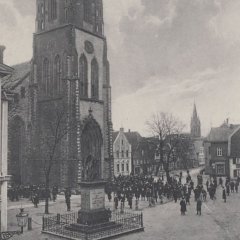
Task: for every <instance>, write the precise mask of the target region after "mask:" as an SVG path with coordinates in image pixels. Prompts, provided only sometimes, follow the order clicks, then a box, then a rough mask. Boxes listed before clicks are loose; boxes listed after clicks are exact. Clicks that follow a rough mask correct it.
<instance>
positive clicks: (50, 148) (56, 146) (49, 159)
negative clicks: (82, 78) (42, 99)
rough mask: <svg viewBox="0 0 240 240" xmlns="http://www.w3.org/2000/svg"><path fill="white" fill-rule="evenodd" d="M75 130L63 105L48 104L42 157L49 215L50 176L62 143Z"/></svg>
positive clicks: (44, 124)
mask: <svg viewBox="0 0 240 240" xmlns="http://www.w3.org/2000/svg"><path fill="white" fill-rule="evenodd" d="M74 128H75V124H74V122H71V123H70V120H69V115H68V112H67V111H66V108H65V107H64V105H63V104H57V105H56V104H47V105H45V106H44V107H43V109H42V112H41V148H40V149H41V151H42V153H41V155H42V156H43V158H44V159H43V171H44V176H45V214H49V193H50V179H51V178H50V176H51V172H52V169H53V167H54V165H55V164H57V163H58V162H59V161H60V159H61V156H60V148H61V144H62V141H63V140H64V138H65V137H66V136H67V134H68V133H70V132H71V131H72V130H73V129H74Z"/></svg>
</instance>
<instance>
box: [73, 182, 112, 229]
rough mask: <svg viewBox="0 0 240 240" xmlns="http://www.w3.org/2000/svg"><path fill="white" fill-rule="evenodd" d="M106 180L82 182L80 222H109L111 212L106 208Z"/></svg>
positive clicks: (85, 223) (86, 223)
mask: <svg viewBox="0 0 240 240" xmlns="http://www.w3.org/2000/svg"><path fill="white" fill-rule="evenodd" d="M105 184H106V182H105V181H94V182H82V183H80V187H81V210H80V211H79V213H78V221H77V222H78V224H84V225H88V226H90V225H96V224H102V223H105V222H109V218H110V214H111V212H109V211H108V210H106V209H105Z"/></svg>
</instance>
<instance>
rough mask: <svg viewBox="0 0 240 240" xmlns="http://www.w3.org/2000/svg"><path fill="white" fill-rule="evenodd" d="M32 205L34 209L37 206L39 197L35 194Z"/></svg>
mask: <svg viewBox="0 0 240 240" xmlns="http://www.w3.org/2000/svg"><path fill="white" fill-rule="evenodd" d="M33 204H34V207H35V208H37V207H38V204H39V196H38V194H37V193H35V194H34V195H33Z"/></svg>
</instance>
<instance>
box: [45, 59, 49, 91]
mask: <svg viewBox="0 0 240 240" xmlns="http://www.w3.org/2000/svg"><path fill="white" fill-rule="evenodd" d="M43 88H44V90H45V93H46V94H48V93H49V90H50V69H49V60H48V59H47V58H45V59H44V61H43Z"/></svg>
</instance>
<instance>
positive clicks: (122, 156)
mask: <svg viewBox="0 0 240 240" xmlns="http://www.w3.org/2000/svg"><path fill="white" fill-rule="evenodd" d="M122 158H124V151H123V150H122Z"/></svg>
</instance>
